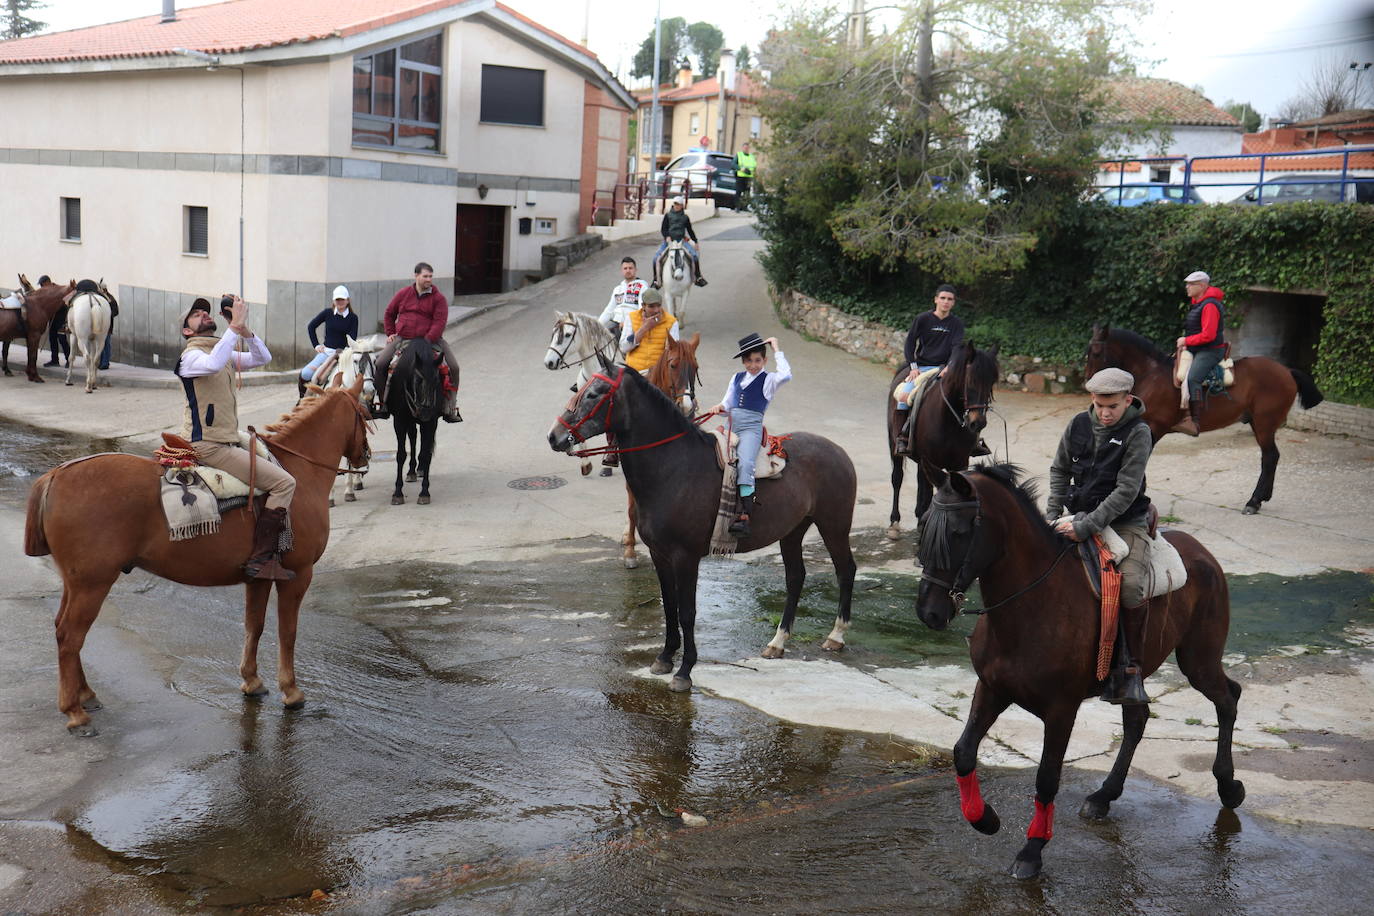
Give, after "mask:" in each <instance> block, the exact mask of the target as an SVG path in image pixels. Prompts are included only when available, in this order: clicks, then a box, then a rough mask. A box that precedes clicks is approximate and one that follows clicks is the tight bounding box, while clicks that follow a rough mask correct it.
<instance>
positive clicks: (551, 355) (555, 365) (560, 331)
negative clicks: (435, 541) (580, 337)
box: [544, 312, 577, 369]
mask: <svg viewBox="0 0 1374 916" xmlns="http://www.w3.org/2000/svg"><path fill="white" fill-rule="evenodd" d="M576 336H577V319H575V318H574V317H573V315H572V313H571V312H554V313H553V336H552V337H550V338H549V349H548V350H547V351H546V352H545V353H544V368H545V369H563V368H565V367H570V366H571V365H572V364H571V363H570V362H568V353H569V351H570V350H571V349H572V345H573V339H574V338H575V337H576Z"/></svg>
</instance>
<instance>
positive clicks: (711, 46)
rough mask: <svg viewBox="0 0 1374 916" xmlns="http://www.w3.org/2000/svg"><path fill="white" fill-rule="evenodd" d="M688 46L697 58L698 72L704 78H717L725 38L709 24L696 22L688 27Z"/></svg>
mask: <svg viewBox="0 0 1374 916" xmlns="http://www.w3.org/2000/svg"><path fill="white" fill-rule="evenodd" d="M687 44H688V45H689V46H690V47H691V49H692V51H693V52H694V53H695V54H696V56H697V72H698V73H700V74H701V75H702V76H703V77H710V76H715V74H716V71H717V70H719V69H720V49H721V48H723V47H725V36H724V35H723V34H722V33H721V31H720V29H718V28H716V27H715V26H713V25H711V23H709V22H694V23H692V24H691V25H689V26H688V27H687Z"/></svg>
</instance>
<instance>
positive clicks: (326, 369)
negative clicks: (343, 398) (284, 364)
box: [303, 334, 386, 508]
mask: <svg viewBox="0 0 1374 916" xmlns="http://www.w3.org/2000/svg"><path fill="white" fill-rule="evenodd" d="M344 339H345V340H346V341H347V346H345V347H344V348H343V349H342V350H339V351H338V352H337V353H335V354H334V356H335V358H334V359H331V360H326V361H325V363H324V364H323V365H321V366H320V368H319V369H317V370H316V371H315V375H314V376H313V377H312V378H311V380H310V386H311V387H307V388H306V389H305V393H304V395H303V396H304V397H314V396H315V395H317V394H319V393H320V389H323V388H329V387H331V386H336V385H340V384H341V385H343V387H345V388H352V387H353V385H354V384H355V383H356V382H357V380H358V378H359V377H360V376H361V377H362V380H363V390H362V393H361V394H360V395H359V396H358V401H359V402H360V403H361V404H362V405H363V406H364V407H366V408H367V409H368V410H371V409H372V405H373V402H374V401H375V400H376V397H377V386H376V384H375V383H374V371H375V368H376V367H375V360H374V359H373V354H374V353H376V352H378V351H379V350H381V349H382V347H384V346H386V335H385V334H371V335H369V336H367V337H360V338H358V339H357V340H354V339H353V338H352V337H346V338H344ZM346 467H347V469H348V473H347V474H344V475H342V476H343V478H344V495H343V500H344V502H346V503H351V502H356V501H357V499H358V497H357V496H355V495H354V493H355V491H357V490H361V489H363V475H364V474H366V473H367V472H368V468H356V469H355V468H354V467H352V466H351V465H346ZM338 485H339V483H338V481H337V480H336V481H335V482H334V487H333V488H331V489H330V492H329V505H330V507H331V508H332V507H333V506H334V504H335V500H334V490H335V489H337V488H338Z"/></svg>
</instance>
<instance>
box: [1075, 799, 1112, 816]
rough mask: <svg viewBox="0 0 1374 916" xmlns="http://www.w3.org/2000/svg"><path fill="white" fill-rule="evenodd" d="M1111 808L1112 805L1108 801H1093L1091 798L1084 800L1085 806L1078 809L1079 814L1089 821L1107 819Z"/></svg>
mask: <svg viewBox="0 0 1374 916" xmlns="http://www.w3.org/2000/svg"><path fill="white" fill-rule="evenodd" d="M1109 810H1111V805H1110V804H1108V803H1107V802H1100V801H1093V800H1092V799H1091V798H1085V799H1084V800H1083V807H1081V808H1079V809H1078V816H1079V817H1081V818H1083V819H1084V820H1087V821H1101V820H1106V819H1107V812H1108V811H1109Z"/></svg>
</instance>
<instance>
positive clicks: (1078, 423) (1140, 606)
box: [1045, 369, 1153, 705]
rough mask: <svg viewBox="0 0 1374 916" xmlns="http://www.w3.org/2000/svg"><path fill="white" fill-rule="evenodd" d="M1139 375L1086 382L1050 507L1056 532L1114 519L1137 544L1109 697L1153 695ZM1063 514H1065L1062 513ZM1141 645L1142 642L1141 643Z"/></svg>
mask: <svg viewBox="0 0 1374 916" xmlns="http://www.w3.org/2000/svg"><path fill="white" fill-rule="evenodd" d="M1134 385H1135V378H1134V377H1133V376H1132V375H1131V374H1130V373H1129V372H1127V371H1126V370H1124V369H1103V370H1102V371H1101V372H1098V373H1097V374H1096V375H1094V376H1093V377H1092V378H1090V379H1088V381H1087V383H1086V384H1085V385H1084V386H1083V387H1085V388H1087V389H1088V394H1089V395H1090V396H1091V398H1092V404H1091V406H1089V408H1088V409H1087V410H1085V411H1083V412H1082V413H1080V414H1078V416H1076V417H1074V418H1073V419H1072V420H1070V421H1069V427H1068V429H1066V430H1065V431H1064V435H1063V438H1061V439H1060V440H1059V449H1058V451H1056V452H1055V455H1054V463H1053V464H1051V465H1050V496H1049V503H1048V505H1047V506H1046V509H1045V514H1046V516H1047V517H1048V518H1049V520H1050V524H1052V525H1053V526H1054V528H1055V530H1056V531H1057V532H1059V533H1060V534H1062V535H1064V536H1065V537H1067V538H1070V539H1072V540H1075V541H1085V540H1087V539H1088V538H1090V537H1092V536H1093V535H1094V534H1097V533H1098V532H1099V531H1101V530H1102V529H1103V528H1106V527H1107V526H1109V525H1110V526H1111V527H1112V529H1113V530H1115V531H1116V533H1117V534H1119V535H1121V538H1122V540H1124V541H1125V542H1126V546H1127V547H1128V548H1129V549H1130V552H1129V554H1128V555H1127V556H1126V557H1125V558H1124V559H1123V560H1122V561H1121V564H1120V567H1119V568H1120V571H1121V616H1120V620H1121V636H1120V637H1119V641H1118V644H1117V645H1118V651H1117V653H1116V656H1115V662H1114V664H1113V667H1112V673H1111V675H1110V676H1109V677H1108V680H1107V685H1106V689H1105V690H1104V691H1103V694H1102V699H1104V700H1107V701H1108V702H1111V703H1126V704H1131V705H1134V704H1139V703H1148V702H1149V697H1148V696H1146V694H1145V685H1144V681H1143V679H1142V678H1141V675H1140V667H1139V665H1138V664H1135V663H1134V661H1133V659H1134V658H1135V654H1134V652H1132V651H1131V647H1132V643H1138V639H1136V638H1135V634H1136V633H1137V631H1138V629H1139V627H1140V626H1141V624H1142V622H1143V620H1144V616H1145V615H1144V611H1145V604H1146V602H1147V601H1148V598H1147V594H1148V592H1147V588H1148V585H1149V583H1148V572H1149V568H1150V535H1149V520H1148V516H1149V510H1150V498H1149V497H1148V496H1146V495H1145V464H1146V462H1148V461H1149V460H1150V450H1151V448H1152V447H1153V442H1152V440H1151V438H1150V428H1149V426H1147V425H1146V423H1145V421H1144V420H1143V419H1142V418H1141V414H1143V413H1144V412H1145V405H1144V404H1143V403H1142V402H1141V400H1140V399H1139V398H1137V397H1136V396H1135V395H1133V394H1131V388H1132V387H1133V386H1134ZM1061 514H1062V516H1063V517H1062V518H1061V517H1060V516H1061ZM1138 648H1139V646H1138V645H1136V649H1138Z"/></svg>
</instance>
